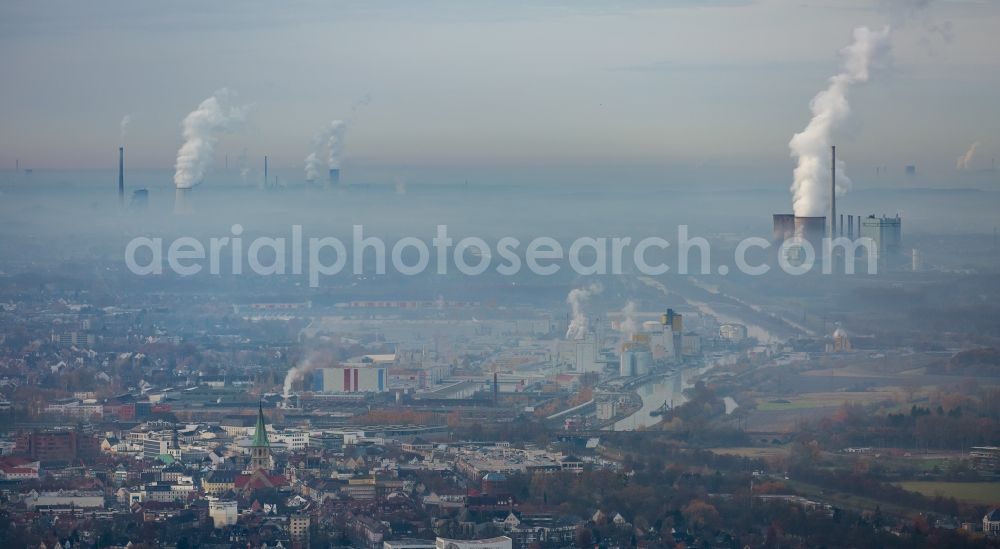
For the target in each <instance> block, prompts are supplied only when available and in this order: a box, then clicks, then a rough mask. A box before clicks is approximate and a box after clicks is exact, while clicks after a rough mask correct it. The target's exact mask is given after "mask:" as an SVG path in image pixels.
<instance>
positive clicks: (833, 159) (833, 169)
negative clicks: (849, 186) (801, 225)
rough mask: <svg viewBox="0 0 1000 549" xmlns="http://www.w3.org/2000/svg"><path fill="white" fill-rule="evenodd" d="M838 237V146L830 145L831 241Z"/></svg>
mask: <svg viewBox="0 0 1000 549" xmlns="http://www.w3.org/2000/svg"><path fill="white" fill-rule="evenodd" d="M836 236H837V146H836V145H830V239H831V240H832V239H833V238H834V237H836Z"/></svg>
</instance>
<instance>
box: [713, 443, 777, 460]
mask: <svg viewBox="0 0 1000 549" xmlns="http://www.w3.org/2000/svg"><path fill="white" fill-rule="evenodd" d="M709 451H711V452H712V453H713V454H720V455H722V454H725V455H730V456H740V457H748V458H755V459H764V458H769V457H785V456H787V455H788V447H787V446H770V447H769V446H762V447H751V446H744V447H731V448H709Z"/></svg>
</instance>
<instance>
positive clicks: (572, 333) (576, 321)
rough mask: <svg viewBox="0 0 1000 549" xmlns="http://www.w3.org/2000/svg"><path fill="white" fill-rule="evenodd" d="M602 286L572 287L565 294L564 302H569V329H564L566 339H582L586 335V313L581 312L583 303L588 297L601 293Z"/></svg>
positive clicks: (588, 299)
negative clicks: (567, 293)
mask: <svg viewBox="0 0 1000 549" xmlns="http://www.w3.org/2000/svg"><path fill="white" fill-rule="evenodd" d="M602 290H603V288H601V285H600V284H596V283H594V284H589V285H587V286H585V287H583V288H574V289H572V290H570V292H569V295H567V296H566V303H568V304H569V309H570V321H569V329H567V330H566V339H583V338H584V337H586V335H587V322H588V320H587V315H586V314H585V313H584V312H583V307H584V305H586V304H587V302H588V301H590V298H591V297H593V296H595V295H597V294H599V293H601V291H602Z"/></svg>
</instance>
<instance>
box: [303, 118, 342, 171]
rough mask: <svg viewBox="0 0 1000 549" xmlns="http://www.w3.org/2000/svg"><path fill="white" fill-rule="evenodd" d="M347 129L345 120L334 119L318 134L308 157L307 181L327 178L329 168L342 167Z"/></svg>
mask: <svg viewBox="0 0 1000 549" xmlns="http://www.w3.org/2000/svg"><path fill="white" fill-rule="evenodd" d="M346 130H347V124H346V123H345V122H344V121H343V120H334V121H332V122H330V124H329V125H328V126H326V127H325V128H323V129H322V130H320V132H319V133H317V134H316V136H315V137H314V138H313V151H312V152H311V153H309V156H307V157H306V181H316V180H317V179H321V178H326V177H327V173H328V172H329V170H332V169H339V168H340V162H341V154H342V153H343V150H344V132H345V131H346Z"/></svg>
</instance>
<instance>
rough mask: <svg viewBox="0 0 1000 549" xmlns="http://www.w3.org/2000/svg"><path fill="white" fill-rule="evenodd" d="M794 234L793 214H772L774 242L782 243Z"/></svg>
mask: <svg viewBox="0 0 1000 549" xmlns="http://www.w3.org/2000/svg"><path fill="white" fill-rule="evenodd" d="M794 234H795V214H774V241H775V242H784V241H785V239H787V238H791V237H792V235H794Z"/></svg>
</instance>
